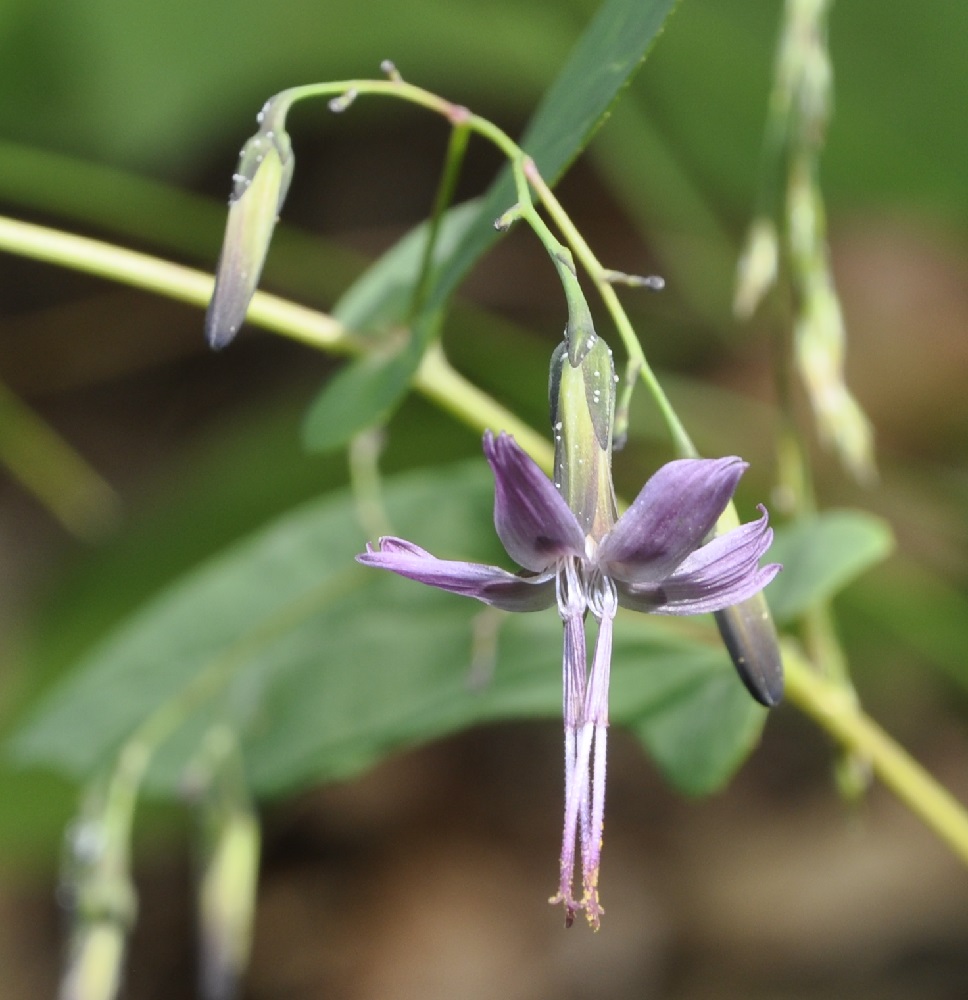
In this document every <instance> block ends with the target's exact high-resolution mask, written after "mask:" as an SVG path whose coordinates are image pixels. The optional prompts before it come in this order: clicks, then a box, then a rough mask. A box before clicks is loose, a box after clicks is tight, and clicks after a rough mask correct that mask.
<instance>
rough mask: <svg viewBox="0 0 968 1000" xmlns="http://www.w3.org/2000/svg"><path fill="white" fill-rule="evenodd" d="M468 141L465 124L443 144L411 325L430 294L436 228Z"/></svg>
mask: <svg viewBox="0 0 968 1000" xmlns="http://www.w3.org/2000/svg"><path fill="white" fill-rule="evenodd" d="M469 138H470V131H469V130H468V127H467V123H466V122H462V123H460V124H458V125H455V126H454V128H453V130H452V131H451V133H450V140H449V141H448V143H447V154H446V157H445V160H444V171H443V174H442V176H441V178H440V186H439V187H438V188H437V196H436V198H435V199H434V207H433V211H432V213H431V216H430V231H429V232H428V233H427V245H426V246H425V247H424V252H423V257H422V259H421V261H420V272H419V275H420V276H419V277H418V278H417V283H416V286H415V288H414V293H413V301H412V302H411V304H410V314H409V319H410V322H411V323H412V322H413V320H414V318H415V317H417V316H419V315H420V313H421V311H422V310H423V307H424V303H425V302H426V301H427V295H428V294H429V292H430V284H431V280H432V279H433V275H434V272H433V263H434V250H435V249H436V247H437V239H438V237H439V236H440V224H441V222H442V221H443V218H444V212H446V210H447V207H448V206H449V205H450V203H451V202H452V201H453V200H454V191H455V190H456V188H457V179H458V178H459V177H460V171H461V167H462V166H463V163H464V156H465V154H466V153H467V141H468V139H469Z"/></svg>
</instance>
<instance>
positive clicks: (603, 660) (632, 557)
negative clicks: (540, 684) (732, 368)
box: [357, 432, 780, 928]
mask: <svg viewBox="0 0 968 1000" xmlns="http://www.w3.org/2000/svg"><path fill="white" fill-rule="evenodd" d="M484 454H485V455H486V456H487V460H488V462H489V463H490V465H491V469H492V470H493V472H494V480H495V496H494V526H495V528H496V529H497V533H498V536H499V537H500V539H501V541H502V542H503V544H504V547H505V549H507V552H508V554H509V555H510V556H511V558H512V559H514V561H515V562H517V563H518V564H519V565H520V566H522V567H523V572H521V573H518V574H515V573H509V572H508V571H507V570H503V569H500V568H498V567H497V566H486V565H482V564H480V563H469V562H454V561H450V560H445V559H437V558H435V557H434V556H432V555H431V554H430V553H429V552H426V551H424V550H423V549H421V548H419V547H418V546H416V545H414V544H413V543H412V542H408V541H404V540H403V539H400V538H381V539H380V545H379V548H376V549H375V548H373V547H372V546H369V545H368V546H367V551H366V552H365V553H364V554H362V555H359V556H357V560H358V561H359V562H361V563H363V564H364V565H366V566H376V567H378V568H380V569H388V570H392V571H393V572H394V573H398V574H399V575H401V576H405V577H408V578H409V579H411V580H417V581H418V582H420V583H425V584H429V585H430V586H432V587H438V588H440V589H441V590H449V591H451V592H452V593H455V594H463V595H464V596H467V597H474V598H477V600H479V601H483V602H484V603H485V604H490V605H493V606H494V607H497V608H503V609H504V610H506V611H540V610H542V609H544V608H548V607H551V606H552V605H553V604H557V606H558V613H559V615H560V616H561V619H562V621H563V623H564V715H565V823H564V833H563V837H562V848H561V880H560V885H559V889H558V893H557V894H556V895H555V896H554V897H553V898H552V900H551V902H553V903H561V904H562V905H563V906H564V907H565V919H566V923H567V924H571V923H572V921H573V919H574V915H575V913H576V912H578V911H579V910H583V911H584V912H585V915H586V917H587V918H588V921H589V923H591V925H592V926H593V927H595V928H597V927H598V925H599V919H600V917H601V914H602V912H603V910H602V908H601V905H600V904H599V900H598V870H599V861H600V855H601V843H602V828H603V821H604V808H605V744H606V730H607V726H608V679H609V668H610V664H611V652H612V621H613V619H614V617H615V613H616V610H617V608H618V606H619V605H622V606H623V607H627V608H631V609H632V610H634V611H645V612H651V613H652V614H662V615H694V614H701V613H703V612H707V611H719V610H721V609H723V608H725V607H728V606H729V605H732V604H736V603H737V602H739V601H743V600H745V599H746V598H748V597H750V596H752V595H753V594H755V593H757V592H758V591H760V590H761V589H762V588H763V587H765V586H766V585H767V584H768V583H769V582H770V581H771V580H772V579H773V577H774V576H775V575H776V574H777V572H778V571H779V569H780V567H779V566H778V565H770V566H764V567H762V568H760V567H759V565H758V564H759V560H760V557H761V556H762V555H763V554H764V553H765V552H766V550H767V549H768V548H769V545H770V542H771V540H772V537H773V532H772V529H770V528H769V527H768V526H767V514H766V511H765V510H764V509H763V508H762V507H760V511H761V517H760V518H759V519H758V520H757V521H753V522H751V523H749V524H744V525H741V526H740V527H738V528H736V529H734V530H733V531H730V532H728V533H727V534H725V535H722V536H720V537H717V538H714V539H713V540H712V541H710V542H708V543H707V544H705V545H704V544H703V541H704V539H705V538H706V537H707V536H708V535H709V533H710V532H711V531H712V529H713V526H714V525H715V524H716V521H717V519H718V517H719V515H720V514H721V513H722V512H723V510H724V509H725V507H726V506H727V504H728V503H729V501H730V499H731V498H732V495H733V491H734V490H735V489H736V485H737V483H738V482H739V479H740V476H742V474H743V472H744V471H745V470H746V468H747V465H746V463H745V462H743V461H742V460H741V459H739V458H720V459H682V460H679V461H674V462H669V463H668V464H667V465H664V466H663V467H662V468H661V469H659V471H658V472H657V473H656V474H655V475H654V476H653V477H652V478H651V479H650V480H649V481H648V482H647V483H646V484H645V486H644V487H643V488H642V491H641V492H640V493H639V495H638V497H636V499H635V502H634V503H633V504H632V506H631V507H629V509H628V510H627V511H626V512H625V513H624V514H623V515H622V516H621V517H620V518H619V519H618V520H617V521H616V522H615V523H614V524H611V525H609V526H607V527H606V528H605V529H604V530H603V529H601V528H596V529H593V531H592V532H591V533H589V534H586V532H585V531H584V530H583V528H582V526H581V525H580V524H579V521H578V518H577V517H576V516H575V514H574V513H573V512H572V510H571V509H570V508H569V506H568V504H567V503H566V502H565V500H564V499H563V497H562V495H561V493H560V492H559V491H558V489H556V487H555V485H554V484H553V483H552V482H551V481H550V480H549V479H548V478H547V476H545V474H544V473H543V472H542V471H541V470H540V469H539V468H538V466H537V465H536V464H535V463H534V461H532V459H531V458H530V457H529V456H528V455H526V454H525V453H524V452H523V451H522V450H521V448H519V447H518V445H517V444H516V443H515V441H514V439H513V438H512V437H510V436H508V435H507V434H501V435H499V436H498V437H497V438H495V437H494V436H493V435H492V434H491V433H490V432H488V433H486V434H485V436H484ZM588 611H591V613H592V615H593V616H594V618H595V620H596V622H597V623H598V638H597V642H596V645H595V653H594V658H593V661H592V665H591V670H588V668H587V662H586V648H585V633H584V619H585V616H586V613H587V612H588ZM576 845H578V848H579V850H580V854H581V871H582V891H583V894H582V898H581V900H580V901H576V900H575V898H574V895H573V880H574V874H575V851H576Z"/></svg>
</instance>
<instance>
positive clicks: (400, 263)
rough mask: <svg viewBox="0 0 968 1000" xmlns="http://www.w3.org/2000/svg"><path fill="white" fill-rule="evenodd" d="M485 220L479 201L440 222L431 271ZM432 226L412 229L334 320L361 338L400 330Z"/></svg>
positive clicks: (363, 278) (354, 289) (346, 296)
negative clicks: (480, 219)
mask: <svg viewBox="0 0 968 1000" xmlns="http://www.w3.org/2000/svg"><path fill="white" fill-rule="evenodd" d="M479 215H480V200H476V201H469V202H465V203H464V204H463V205H458V206H457V207H456V208H452V209H451V210H450V211H449V212H448V213H447V214H446V215H445V216H444V218H443V219H442V220H441V223H440V229H439V230H438V232H437V241H436V243H435V244H434V256H433V260H432V266H434V267H437V266H439V264H440V263H441V261H444V260H447V259H448V258H450V257H451V256H452V255H453V253H454V251H455V250H456V248H457V247H458V246H459V245H460V242H461V240H462V239H463V238H464V236H465V234H466V233H467V230H468V227H469V226H470V225H471V224H472V223H473V222H474V221H475V220H476V219H477V218H478V216H479ZM429 228H430V227H429V224H428V223H427V222H423V223H421V224H420V225H419V226H417V227H416V228H415V229H412V230H411V231H410V232H409V233H407V235H406V236H404V237H403V239H401V240H400V241H399V242H397V243H395V244H394V245H393V246H392V247H391V248H390V249H389V250H388V251H387V252H386V253H385V254H383V256H382V257H380V258H379V260H377V261H376V262H375V263H374V264H373V265H372V266H371V267H369V268H367V270H366V271H365V272H364V273H363V274H362V275H360V277H359V279H358V280H357V281H355V282H354V283H353V285H352V286H351V287H350V288H349V289H347V291H346V292H344V293H343V295H342V297H341V298H340V300H339V302H337V303H336V305H335V306H334V308H333V316H334V318H335V319H338V320H339V321H340V322H341V323H342V324H343V325H344V326H346V327H347V328H348V329H350V330H355V331H357V332H358V333H369V334H383V333H387V332H388V331H389V330H392V328H393V327H394V326H397V325H399V323H400V322H401V320H402V319H403V318H404V317H405V316H406V314H407V311H408V309H409V308H410V304H411V302H412V300H413V289H414V286H415V285H416V283H417V279H418V278H419V276H420V265H421V263H422V261H423V254H424V250H425V248H426V246H427V236H428V231H429Z"/></svg>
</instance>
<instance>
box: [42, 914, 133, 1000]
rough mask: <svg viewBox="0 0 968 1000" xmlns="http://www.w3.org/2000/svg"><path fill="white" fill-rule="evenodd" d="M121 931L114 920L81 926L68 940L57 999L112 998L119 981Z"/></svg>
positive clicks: (121, 952)
mask: <svg viewBox="0 0 968 1000" xmlns="http://www.w3.org/2000/svg"><path fill="white" fill-rule="evenodd" d="M124 948H125V930H124V928H123V927H122V926H121V925H120V924H118V923H114V922H109V921H98V922H97V923H93V924H91V925H89V926H85V927H83V928H82V929H81V930H79V931H78V932H77V934H75V936H74V938H73V940H72V942H71V955H70V958H69V960H68V967H67V973H66V975H65V976H64V980H63V982H62V983H61V987H60V993H59V994H58V998H59V1000H114V998H115V997H116V996H117V995H118V986H119V985H120V982H121V965H122V961H123V959H124Z"/></svg>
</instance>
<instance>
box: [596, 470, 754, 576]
mask: <svg viewBox="0 0 968 1000" xmlns="http://www.w3.org/2000/svg"><path fill="white" fill-rule="evenodd" d="M746 469H747V463H746V462H744V461H743V460H742V459H740V458H736V457H728V458H716V459H711V458H683V459H679V460H677V461H675V462H668V463H667V464H666V465H664V466H662V468H661V469H659V471H658V472H656V474H655V475H654V476H653V477H652V478H651V479H650V480H649V481H648V482H647V483H646V484H645V486H643V487H642V490H641V492H640V493H639V495H638V496H637V497H636V498H635V502H634V503H633V504H632V506H631V507H629V509H628V510H627V511H626V512H625V513H624V514H623V515H622V516H621V517H620V518H619V520H618V522H617V523H616V525H615V527H614V528H612V530H611V531H610V532H609V533H608V534H607V535H606V536H605V538H604V539H603V540H602V544H601V546H600V547H599V550H598V564H599V565H600V566H601V567H602V570H603V572H605V573H607V574H608V575H609V576H610V577H612V578H613V579H615V580H622V581H624V582H625V583H630V584H642V583H658V582H659V581H661V580H662V579H663V578H665V577H667V576H669V575H670V574H671V573H672V572H673V571H674V570H675V569H676V568H677V567H678V566H679V565H680V563H682V562H683V560H684V559H685V558H686V557H687V556H688V555H689V554H690V553H691V552H694V551H695V550H696V549H697V548H699V546H700V545H702V542H703V539H704V538H705V537H706V535H708V534H709V532H710V531H711V530H712V528H713V525H714V524H715V523H716V520H717V519H718V517H719V515H720V514H722V512H723V511H724V510H725V508H726V505H727V504H728V503H729V501H730V498H731V497H732V495H733V492H734V491H735V489H736V484H737V483H738V482H739V478H740V476H742V475H743V473H744V472H745V471H746Z"/></svg>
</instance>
